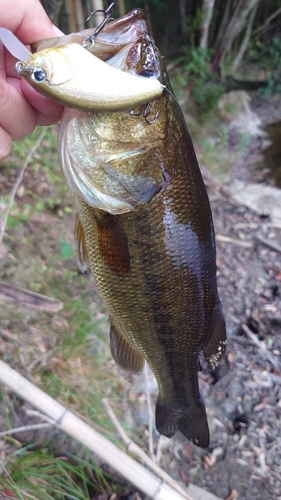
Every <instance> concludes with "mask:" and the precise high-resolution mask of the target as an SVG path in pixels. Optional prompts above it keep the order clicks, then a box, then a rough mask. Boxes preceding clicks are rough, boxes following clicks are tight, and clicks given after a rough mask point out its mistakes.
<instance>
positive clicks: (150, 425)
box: [143, 363, 155, 461]
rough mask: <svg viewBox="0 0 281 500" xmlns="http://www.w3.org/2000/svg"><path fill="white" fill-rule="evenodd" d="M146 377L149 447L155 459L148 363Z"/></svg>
mask: <svg viewBox="0 0 281 500" xmlns="http://www.w3.org/2000/svg"><path fill="white" fill-rule="evenodd" d="M143 373H144V379H145V395H146V405H147V412H148V449H149V454H150V456H151V458H152V459H153V460H154V461H155V456H154V451H153V414H152V408H151V398H150V392H149V388H148V371H147V363H145V365H144V370H143Z"/></svg>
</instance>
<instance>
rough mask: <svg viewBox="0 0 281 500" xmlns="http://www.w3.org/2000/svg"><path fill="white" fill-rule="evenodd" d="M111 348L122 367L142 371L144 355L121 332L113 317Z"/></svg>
mask: <svg viewBox="0 0 281 500" xmlns="http://www.w3.org/2000/svg"><path fill="white" fill-rule="evenodd" d="M109 335H110V349H111V354H112V356H113V359H114V360H115V362H116V363H117V365H118V366H120V368H122V369H123V370H126V371H130V372H131V373H135V374H138V373H141V372H142V370H143V367H144V357H143V356H142V355H141V354H139V352H138V351H137V350H136V349H135V348H134V347H133V346H132V345H131V344H129V342H128V341H127V340H126V339H125V337H124V335H122V334H120V333H119V332H118V330H117V328H116V327H115V325H114V324H113V321H112V319H111V325H110V332H109Z"/></svg>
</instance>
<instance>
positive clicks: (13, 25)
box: [1, 0, 55, 45]
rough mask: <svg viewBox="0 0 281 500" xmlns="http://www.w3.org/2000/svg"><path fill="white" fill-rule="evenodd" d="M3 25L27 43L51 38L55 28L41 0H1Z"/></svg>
mask: <svg viewBox="0 0 281 500" xmlns="http://www.w3.org/2000/svg"><path fill="white" fill-rule="evenodd" d="M1 25H2V26H5V27H6V28H9V29H10V30H11V31H13V33H15V34H16V36H18V37H19V38H20V40H21V41H22V42H23V43H24V44H25V45H30V44H31V43H32V42H35V41H37V40H42V38H50V37H53V36H55V35H54V28H53V24H52V22H51V20H50V19H49V18H48V16H47V14H46V12H45V11H44V9H43V7H42V5H41V3H40V2H39V0H29V1H28V2H23V1H22V0H14V2H13V8H12V9H11V2H10V0H1Z"/></svg>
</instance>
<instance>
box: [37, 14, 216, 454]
mask: <svg viewBox="0 0 281 500" xmlns="http://www.w3.org/2000/svg"><path fill="white" fill-rule="evenodd" d="M134 12H137V19H138V20H139V18H140V16H141V17H142V23H139V22H138V28H139V36H138V37H137V38H136V39H134V41H133V42H132V43H131V40H128V43H127V44H126V46H125V47H122V48H121V49H120V50H119V51H117V52H115V53H114V55H113V56H112V57H110V58H108V59H107V64H109V65H112V66H113V67H115V68H116V67H118V68H119V70H122V72H125V73H127V72H130V73H133V74H135V75H138V74H140V73H141V74H142V75H145V76H146V77H147V79H148V80H149V79H150V77H151V76H152V77H153V78H156V79H157V80H158V81H159V82H160V83H161V85H164V86H165V87H167V88H170V87H169V81H168V77H167V74H166V70H165V66H164V63H163V58H162V56H161V54H160V53H159V51H158V49H157V48H156V46H155V44H154V42H153V40H152V39H151V38H150V37H149V36H148V34H147V29H146V26H145V21H144V15H143V14H142V11H140V10H138V11H134ZM114 23H116V24H117V23H119V26H120V24H121V25H122V30H123V29H124V26H125V25H126V21H125V22H123V23H120V20H118V21H113V22H112V23H110V24H108V25H107V26H106V27H105V28H104V30H103V36H104V37H105V38H106V37H108V43H110V41H112V42H113V40H111V38H110V30H112V29H113V27H114ZM133 23H134V16H131V17H130V20H129V24H130V26H131V25H132V24H133ZM92 57H94V56H92ZM56 70H57V69H56V68H54V74H55V73H56ZM98 77H99V76H98V75H97V78H98ZM38 89H40V86H38ZM73 102H74V101H73ZM72 105H73V103H72ZM77 107H79V105H78V106H77ZM59 155H60V164H61V168H62V171H63V173H64V176H65V178H66V181H67V183H68V185H69V187H70V189H71V190H72V191H73V192H74V193H75V194H76V207H77V223H76V229H75V236H76V244H77V253H78V261H79V263H80V267H81V268H82V269H85V267H86V266H89V268H90V269H91V272H92V274H93V275H94V277H95V279H96V282H97V285H98V287H99V290H100V292H101V295H102V297H103V300H104V302H105V304H106V307H107V309H108V312H109V316H110V347H111V352H112V355H113V357H114V359H115V361H116V363H117V364H118V365H119V366H120V367H121V368H122V369H124V370H129V371H130V372H132V373H140V372H141V370H142V369H143V366H144V362H145V360H147V362H148V364H149V365H150V367H151V369H152V371H153V373H154V374H155V377H156V379H157V382H158V387H159V395H158V399H157V403H156V427H157V429H158V431H159V432H160V433H161V434H164V435H165V436H168V437H171V436H173V434H174V433H175V432H176V431H178V430H179V431H181V432H182V433H183V434H184V435H185V436H186V437H187V438H188V439H190V440H192V441H193V442H194V443H195V444H196V445H198V446H201V447H207V446H208V445H209V429H208V422H207V416H206V410H205V406H204V403H203V400H202V398H201V396H200V392H199V386H198V365H199V354H200V351H202V350H203V353H204V356H205V357H206V358H207V360H208V362H209V364H210V365H211V367H212V368H214V367H215V366H217V364H218V363H219V361H220V360H221V358H222V356H223V354H224V352H225V348H226V331H225V322H224V317H223V312H222V307H221V303H220V299H219V296H218V291H217V284H216V251H215V239H214V230H213V221H212V214H211V209H210V204H209V200H208V196H207V193H206V189H205V186H204V183H203V180H202V176H201V173H200V170H199V166H198V163H197V159H196V156H195V152H194V148H193V144H192V141H191V137H190V134H189V131H188V128H187V126H186V123H185V120H184V118H183V115H182V112H181V109H180V107H179V105H178V103H177V102H176V100H175V98H174V97H173V96H172V95H171V93H169V92H165V93H163V94H162V95H161V97H160V98H158V99H157V100H155V101H154V102H153V103H150V104H148V105H141V106H137V107H135V108H134V110H133V112H128V111H114V112H82V111H78V110H75V109H66V110H65V112H64V115H63V118H62V122H61V126H60V132H59Z"/></svg>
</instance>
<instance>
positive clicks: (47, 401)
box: [0, 360, 193, 500]
mask: <svg viewBox="0 0 281 500" xmlns="http://www.w3.org/2000/svg"><path fill="white" fill-rule="evenodd" d="M0 380H1V381H2V382H3V383H4V384H6V385H8V387H10V388H11V389H12V390H13V391H15V392H16V393H17V394H18V395H19V396H20V397H22V398H24V399H25V400H26V401H28V402H29V403H31V404H32V405H33V406H35V407H36V408H38V409H40V411H42V412H44V413H46V415H48V416H49V417H51V418H52V419H53V420H54V421H55V422H56V425H57V427H58V428H60V429H62V430H63V431H64V432H67V433H68V434H69V435H70V436H72V437H73V438H74V439H77V440H78V441H79V442H80V443H81V444H83V445H85V446H87V447H88V448H89V449H90V450H91V451H93V452H94V453H96V454H97V455H99V456H100V457H101V458H102V459H103V460H105V461H106V462H107V463H109V464H110V465H111V467H113V468H114V469H115V470H116V471H118V472H119V473H120V474H122V475H123V476H124V477H125V478H126V479H127V480H128V481H130V482H131V483H133V484H134V485H135V486H136V487H137V488H139V489H140V490H141V491H143V492H144V493H145V494H146V495H148V496H149V497H150V498H153V500H184V499H188V500H193V499H191V497H190V496H187V494H184V495H183V494H180V493H179V492H178V488H179V486H178V485H177V490H176V489H175V488H174V489H173V488H172V487H171V486H170V485H169V484H168V483H167V482H166V481H165V482H164V481H163V475H162V479H159V478H158V477H156V475H155V474H153V473H152V472H150V471H149V470H147V469H146V468H145V467H144V466H143V465H141V464H140V463H138V462H137V461H136V460H134V459H133V458H132V457H130V456H129V455H128V454H126V453H124V452H123V451H122V450H120V449H119V448H117V446H115V445H114V444H113V443H111V442H110V441H109V440H108V439H106V438H105V437H104V436H102V435H101V434H99V433H98V432H96V431H95V430H94V429H93V428H92V427H90V426H89V425H87V424H86V423H85V422H83V420H81V418H78V417H76V416H75V415H74V414H73V413H72V412H70V411H69V410H68V409H67V408H65V407H64V406H63V405H61V404H60V403H58V402H57V401H55V400H54V399H53V398H51V397H50V396H48V394H46V393H44V392H43V391H41V389H39V388H38V387H36V386H35V385H33V384H32V383H31V382H29V381H28V380H26V379H25V378H24V377H22V375H20V374H19V373H17V372H16V371H15V370H13V369H12V368H11V367H10V366H8V365H7V364H6V363H4V362H3V361H1V360H0ZM147 459H149V460H150V462H152V464H153V465H154V467H155V466H156V464H155V463H154V462H153V460H151V459H150V458H149V457H147ZM168 477H169V476H168Z"/></svg>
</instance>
